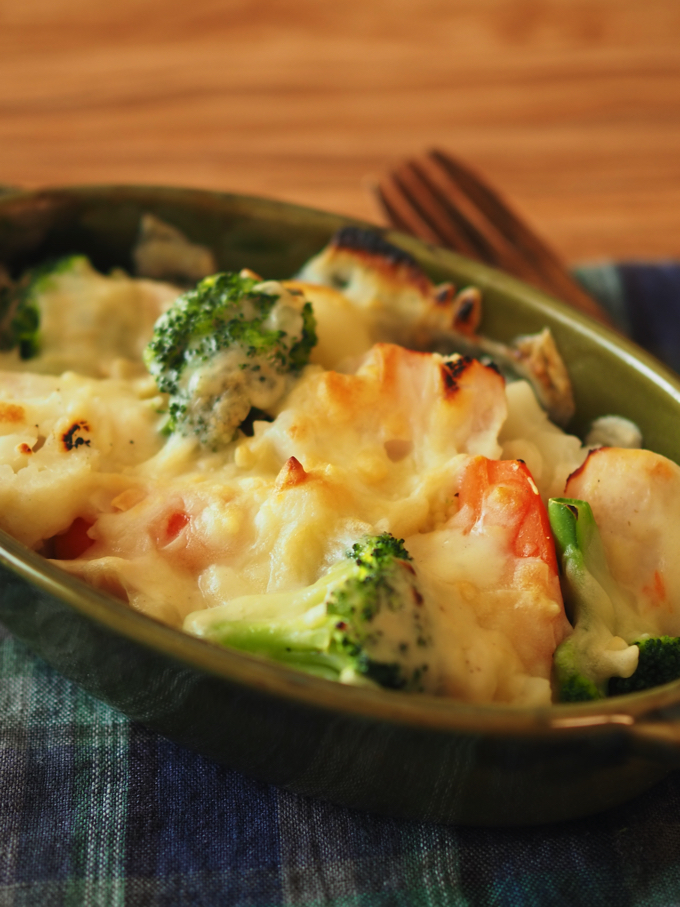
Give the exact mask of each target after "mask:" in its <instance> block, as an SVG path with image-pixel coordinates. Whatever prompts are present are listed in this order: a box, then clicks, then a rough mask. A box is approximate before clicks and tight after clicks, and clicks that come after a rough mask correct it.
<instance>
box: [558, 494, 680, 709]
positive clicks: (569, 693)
mask: <svg viewBox="0 0 680 907" xmlns="http://www.w3.org/2000/svg"><path fill="white" fill-rule="evenodd" d="M548 512H549V515H550V524H551V527H552V530H553V533H554V536H555V542H556V546H557V550H558V554H559V556H560V559H561V564H562V581H563V589H564V593H565V602H566V605H567V608H568V613H569V616H570V618H571V620H572V623H573V624H574V632H573V633H572V634H571V635H570V636H569V637H567V639H566V640H565V641H564V642H563V643H561V644H560V645H559V646H558V647H557V650H556V652H555V657H554V673H555V687H556V695H557V699H558V700H559V701H560V702H584V701H587V700H591V699H601V698H603V697H604V696H618V695H621V694H623V693H632V692H634V691H635V690H646V689H649V688H650V687H654V686H658V685H659V684H662V683H668V682H669V681H671V680H677V679H679V678H680V639H676V638H673V637H669V636H661V637H652V636H650V635H649V634H644V633H641V629H640V622H641V618H640V617H639V616H638V614H637V611H636V608H635V603H634V602H632V601H631V600H630V598H629V597H628V596H627V594H626V593H625V592H624V590H623V589H621V588H620V587H619V586H618V585H617V584H616V582H615V581H614V579H613V577H612V576H611V573H610V572H609V567H608V565H607V560H606V555H605V551H604V546H603V544H602V539H601V537H600V533H599V529H598V527H597V524H596V522H595V518H594V516H593V512H592V510H591V508H590V505H589V504H587V503H586V502H585V501H579V500H573V499H569V498H554V499H552V500H551V501H550V503H549V506H548Z"/></svg>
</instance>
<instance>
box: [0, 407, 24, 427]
mask: <svg viewBox="0 0 680 907" xmlns="http://www.w3.org/2000/svg"><path fill="white" fill-rule="evenodd" d="M25 418H26V417H25V414H24V408H23V406H17V404H16V403H0V422H9V423H10V424H15V425H20V424H21V423H22V422H24V420H25Z"/></svg>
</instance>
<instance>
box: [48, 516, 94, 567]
mask: <svg viewBox="0 0 680 907" xmlns="http://www.w3.org/2000/svg"><path fill="white" fill-rule="evenodd" d="M92 525H93V523H90V522H88V520H84V519H83V518H82V517H80V516H79V517H76V518H75V520H74V521H73V522H72V523H71V525H70V526H69V527H68V529H67V530H66V532H62V534H61V535H55V536H53V537H52V538H51V539H48V540H47V542H46V543H45V547H46V549H47V550H48V551H49V552H50V555H49V556H50V557H52V558H54V559H55V560H57V561H73V560H75V559H76V558H77V557H80V555H81V554H84V553H85V552H86V551H87V549H88V548H89V547H90V546H91V545H94V539H91V538H90V537H89V535H88V534H87V531H88V529H90V527H91V526H92Z"/></svg>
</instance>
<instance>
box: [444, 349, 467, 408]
mask: <svg viewBox="0 0 680 907" xmlns="http://www.w3.org/2000/svg"><path fill="white" fill-rule="evenodd" d="M471 364H472V359H470V357H469V356H461V357H460V358H459V359H453V360H451V361H450V362H444V363H442V365H441V368H440V371H441V376H442V382H443V384H444V396H445V397H446V398H447V399H448V398H450V397H453V396H454V395H455V394H456V392H457V391H458V389H459V385H458V379H459V378H460V376H461V375H462V374H463V372H465V371H466V370H467V368H468V367H469V366H470V365H471Z"/></svg>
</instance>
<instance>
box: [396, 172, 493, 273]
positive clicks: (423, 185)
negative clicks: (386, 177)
mask: <svg viewBox="0 0 680 907" xmlns="http://www.w3.org/2000/svg"><path fill="white" fill-rule="evenodd" d="M392 178H393V180H394V182H395V184H396V185H397V186H398V187H399V188H400V189H401V192H402V195H404V196H405V197H406V198H407V199H408V201H409V202H410V203H411V205H412V206H413V207H414V208H416V209H417V211H418V212H419V214H420V216H421V217H422V218H423V219H424V220H425V221H426V222H427V223H428V225H429V226H430V227H431V228H432V230H433V231H434V233H436V235H437V237H438V241H439V243H440V245H443V246H448V247H449V248H450V249H455V250H456V251H457V252H462V253H463V254H464V255H468V256H470V257H471V258H477V259H480V258H482V257H483V254H484V249H483V244H482V248H481V249H480V244H479V243H477V244H476V243H475V242H474V237H471V236H470V235H469V233H467V234H466V232H465V227H466V224H465V222H464V221H463V222H462V223H461V219H460V218H459V217H458V216H456V212H454V211H451V210H450V209H449V208H448V206H447V205H446V203H445V200H443V199H442V198H441V196H440V195H438V194H437V193H435V192H433V191H432V188H431V187H430V185H429V184H428V182H427V180H426V179H425V178H424V177H423V175H422V174H421V173H420V171H419V170H418V168H417V166H416V164H415V162H413V161H408V162H406V163H405V164H402V166H401V167H399V169H398V170H396V171H395V172H394V173H392Z"/></svg>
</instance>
